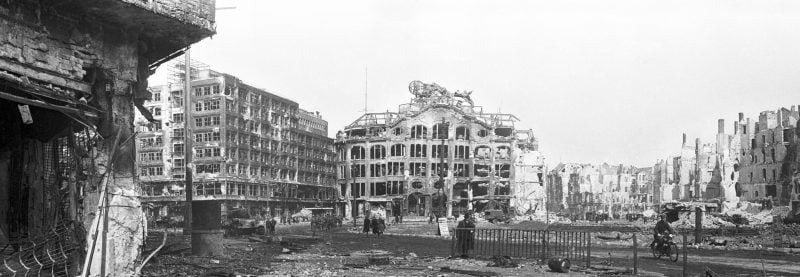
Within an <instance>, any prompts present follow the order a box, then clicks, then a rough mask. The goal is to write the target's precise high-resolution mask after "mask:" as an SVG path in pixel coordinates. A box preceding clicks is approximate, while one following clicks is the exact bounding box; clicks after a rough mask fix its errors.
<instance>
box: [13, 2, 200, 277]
mask: <svg viewBox="0 0 800 277" xmlns="http://www.w3.org/2000/svg"><path fill="white" fill-rule="evenodd" d="M214 4H215V3H214V0H186V1H176V0H169V1H167V0H151V1H140V0H94V1H32V0H11V1H0V113H2V116H0V247H6V246H7V245H8V246H9V247H8V248H6V251H5V252H4V253H3V254H4V259H5V261H6V262H5V264H4V265H3V266H0V275H2V276H5V275H14V274H15V273H16V274H17V275H19V274H31V275H32V274H37V275H41V274H56V275H59V276H77V275H78V274H80V273H88V275H89V276H99V275H104V276H130V275H132V274H133V272H134V270H135V267H136V264H135V260H136V258H137V257H138V256H139V254H140V253H139V250H140V247H141V245H142V237H143V231H144V230H143V220H144V219H143V216H142V214H143V213H142V208H141V205H140V202H139V197H138V195H139V191H138V190H137V188H136V186H135V181H136V174H135V171H134V151H135V149H134V148H135V144H134V143H132V142H133V141H135V140H134V139H132V136H133V135H134V132H133V130H134V126H133V119H134V107H136V106H137V105H138V106H141V103H142V102H144V100H145V99H147V98H149V97H150V95H149V93H148V92H147V89H146V88H147V81H146V80H147V77H148V76H149V75H150V74H151V73H152V72H153V70H154V69H155V68H156V67H157V66H158V65H159V64H161V63H162V62H164V61H166V60H168V59H171V58H172V57H175V56H177V55H179V54H181V53H182V52H183V49H185V48H186V47H187V46H189V45H190V44H192V43H194V42H197V41H199V40H200V39H203V38H205V37H208V36H210V35H212V34H214V32H215V31H214V29H215V27H214ZM104 190H105V191H106V192H107V193H105V194H103V193H102V192H103V191H104ZM101 195H105V197H101ZM104 199H105V200H106V201H108V205H107V206H108V208H104V209H98V205H99V204H100V203H102V202H103V200H104ZM101 211H102V212H101ZM106 214H107V215H108V216H105V215H106ZM95 233H96V234H97V235H93V234H95ZM104 242H106V243H104ZM34 243H35V245H36V246H37V248H34V249H31V247H30V246H32V245H33V244H34ZM92 245H95V247H94V248H92ZM9 249H11V250H10V252H9ZM87 249H89V250H87ZM91 249H94V251H92V250H91ZM42 250H46V251H42ZM12 252H13V253H12ZM31 257H34V258H35V259H30V258H31ZM87 261H88V262H89V263H85V262H87ZM84 264H87V265H89V267H88V268H89V272H81V271H82V268H83V267H84Z"/></svg>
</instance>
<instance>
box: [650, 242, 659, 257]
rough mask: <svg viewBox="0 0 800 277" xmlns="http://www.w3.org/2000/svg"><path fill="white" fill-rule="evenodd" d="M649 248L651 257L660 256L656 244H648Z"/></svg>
mask: <svg viewBox="0 0 800 277" xmlns="http://www.w3.org/2000/svg"><path fill="white" fill-rule="evenodd" d="M650 250H652V251H653V257H654V258H656V259H658V258H661V252H660V251H658V246H656V245H655V244H654V245H653V246H650Z"/></svg>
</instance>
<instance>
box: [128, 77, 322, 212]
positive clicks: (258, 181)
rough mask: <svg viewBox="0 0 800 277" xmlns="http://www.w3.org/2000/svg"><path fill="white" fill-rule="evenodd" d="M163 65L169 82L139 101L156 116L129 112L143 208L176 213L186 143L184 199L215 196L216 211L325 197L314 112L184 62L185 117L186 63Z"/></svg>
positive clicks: (272, 208) (318, 120)
mask: <svg viewBox="0 0 800 277" xmlns="http://www.w3.org/2000/svg"><path fill="white" fill-rule="evenodd" d="M170 66H173V67H175V68H176V69H179V70H176V71H175V72H174V73H175V74H174V75H173V76H174V78H172V79H171V80H172V81H171V82H170V84H168V85H166V86H162V87H155V88H153V89H152V93H153V98H152V100H151V101H147V102H146V103H145V106H146V107H147V109H148V110H149V111H151V113H152V114H153V117H154V119H156V121H152V122H151V121H148V120H146V118H144V117H140V118H139V119H138V120H137V122H138V125H139V126H138V127H137V128H138V131H139V132H140V134H139V136H138V137H137V140H138V141H137V142H138V144H139V147H138V151H137V158H138V160H137V161H138V168H139V179H140V181H141V187H142V189H143V191H144V197H143V198H142V199H143V201H145V202H149V203H153V206H154V207H155V208H154V209H152V213H153V214H152V215H151V218H153V219H155V218H159V217H164V216H170V217H176V218H180V217H181V216H182V212H181V210H182V206H183V203H184V202H185V199H186V196H185V189H184V182H185V177H186V175H185V172H186V162H185V161H186V156H185V155H187V153H188V154H191V155H193V156H192V160H193V161H192V164H193V166H192V173H193V174H192V175H193V178H192V179H193V182H192V183H193V190H192V191H193V197H192V198H193V201H209V200H217V201H220V202H221V203H222V205H221V206H222V212H223V217H224V216H225V215H226V214H227V212H228V211H231V210H233V209H244V210H247V212H249V213H250V214H251V215H256V214H258V215H264V216H266V215H270V216H278V215H287V214H291V213H295V212H297V211H299V210H300V209H302V208H305V207H318V206H326V207H329V206H332V205H333V203H334V202H335V200H336V199H337V198H336V197H337V194H336V189H335V175H334V152H333V139H331V138H329V137H328V136H327V133H328V129H327V128H328V126H327V122H326V121H325V120H324V119H322V117H321V116H320V115H319V113H312V112H308V111H305V110H302V109H300V108H299V104H298V103H297V102H295V101H292V100H290V99H287V98H284V97H281V96H278V95H276V94H274V93H270V92H268V91H266V90H263V89H259V88H255V87H253V86H250V85H248V84H246V83H244V82H242V81H241V80H239V79H238V78H236V77H234V76H231V75H228V74H224V73H219V72H215V71H213V70H209V69H208V68H207V66H204V65H202V64H200V63H194V62H193V64H192V71H191V73H190V74H191V76H192V81H191V88H192V89H191V101H190V103H191V105H190V108H191V112H190V114H191V116H190V118H191V120H190V121H188V122H187V120H186V119H187V116H186V115H185V114H186V113H185V109H184V107H183V105H184V97H185V94H184V92H183V83H184V80H183V77H182V76H183V75H181V74H180V72H183V71H184V68H185V67H184V66H185V65H184V63H181V62H178V63H175V64H172V65H170ZM184 75H185V74H184ZM187 123H188V124H187ZM187 136H188V137H189V138H191V139H192V143H191V144H192V149H189V150H187V149H186V141H185V138H186V137H187Z"/></svg>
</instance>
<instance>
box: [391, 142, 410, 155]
mask: <svg viewBox="0 0 800 277" xmlns="http://www.w3.org/2000/svg"><path fill="white" fill-rule="evenodd" d="M389 155H390V156H392V157H405V156H406V146H405V144H400V143H398V144H395V145H392V148H391V149H390V150H389Z"/></svg>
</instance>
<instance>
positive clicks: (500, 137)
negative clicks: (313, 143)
mask: <svg viewBox="0 0 800 277" xmlns="http://www.w3.org/2000/svg"><path fill="white" fill-rule="evenodd" d="M409 90H410V91H411V93H412V94H414V96H415V97H414V98H413V99H412V100H411V102H410V103H407V104H402V105H400V108H399V110H398V111H397V112H385V113H366V114H364V115H362V116H361V117H360V118H358V119H357V120H356V121H354V122H353V123H352V124H350V125H348V126H346V127H345V129H344V130H343V131H340V132H339V133H338V134H337V137H336V151H337V155H338V163H337V179H338V184H339V188H340V193H341V197H342V198H343V199H345V201H346V203H347V204H346V208H345V209H346V212H347V215H348V217H352V216H355V217H357V216H362V215H364V214H365V211H367V210H368V209H370V208H371V207H370V206H372V205H380V206H382V207H385V208H386V209H387V210H388V212H389V213H390V214H395V215H430V214H436V215H438V216H444V215H447V216H452V215H454V211H455V214H461V213H462V212H464V211H465V210H468V209H477V210H482V209H504V210H506V211H508V210H509V209H516V210H517V211H520V210H521V211H528V210H531V209H533V208H534V207H535V206H536V204H535V203H532V202H535V201H542V200H543V199H541V198H537V197H543V188H542V186H541V184H542V179H543V176H542V174H543V173H544V172H543V165H544V161H543V158H542V156H541V155H540V154H538V141H537V139H536V137H534V136H533V132H532V131H531V130H522V129H518V128H517V127H516V126H515V124H516V122H517V121H518V119H517V117H515V116H514V115H511V114H500V113H486V112H484V111H483V108H482V107H480V106H475V105H474V104H473V102H472V99H471V98H470V93H471V92H460V91H456V92H450V91H448V90H446V89H445V88H443V87H441V86H439V85H436V84H425V83H422V82H419V81H414V82H412V83H411V84H410V86H409ZM515 193H520V195H516V194H515ZM512 199H514V200H513V201H512ZM374 203H378V204H374Z"/></svg>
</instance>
